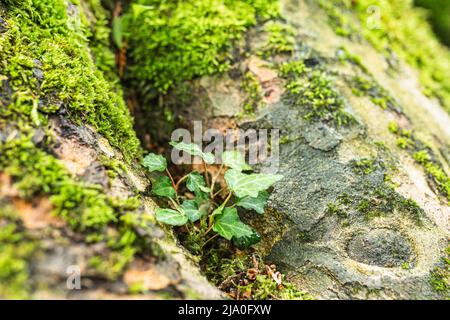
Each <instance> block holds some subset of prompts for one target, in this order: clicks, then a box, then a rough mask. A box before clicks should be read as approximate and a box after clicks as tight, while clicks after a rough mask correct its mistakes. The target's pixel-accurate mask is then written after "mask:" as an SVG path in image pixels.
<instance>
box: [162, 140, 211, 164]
mask: <svg viewBox="0 0 450 320" xmlns="http://www.w3.org/2000/svg"><path fill="white" fill-rule="evenodd" d="M169 143H170V145H171V146H173V147H174V148H176V149H178V150H180V151H184V152H187V153H189V154H190V155H192V156H196V157H200V158H202V159H203V161H205V162H206V163H207V164H212V163H214V161H215V157H214V155H213V154H212V153H210V152H207V153H204V152H203V151H202V149H200V147H199V146H198V145H197V144H195V143H184V142H175V141H170V142H169Z"/></svg>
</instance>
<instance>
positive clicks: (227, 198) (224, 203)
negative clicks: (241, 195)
mask: <svg viewBox="0 0 450 320" xmlns="http://www.w3.org/2000/svg"><path fill="white" fill-rule="evenodd" d="M231 195H232V193H231V191H230V193H228V196H227V197H226V198H225V201H224V202H223V203H222V206H223V207H225V205H226V204H227V202H228V200H230V199H231Z"/></svg>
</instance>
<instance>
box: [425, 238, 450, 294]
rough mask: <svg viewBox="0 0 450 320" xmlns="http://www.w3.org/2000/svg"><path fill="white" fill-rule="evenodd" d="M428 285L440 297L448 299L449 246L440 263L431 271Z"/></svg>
mask: <svg viewBox="0 0 450 320" xmlns="http://www.w3.org/2000/svg"><path fill="white" fill-rule="evenodd" d="M430 285H431V287H432V288H433V289H434V290H435V291H436V292H438V293H439V294H440V295H441V296H442V297H444V298H445V299H450V247H447V249H446V254H445V256H444V257H443V258H442V262H441V265H440V266H438V267H436V268H434V270H433V271H432V272H431V274H430Z"/></svg>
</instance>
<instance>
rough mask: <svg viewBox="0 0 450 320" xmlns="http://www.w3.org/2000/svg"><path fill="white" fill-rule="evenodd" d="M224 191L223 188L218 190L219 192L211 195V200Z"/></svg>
mask: <svg viewBox="0 0 450 320" xmlns="http://www.w3.org/2000/svg"><path fill="white" fill-rule="evenodd" d="M224 189H225V188H220V189H219V191H217V192H216V193H214V194H213V195H212V198H213V199H214V198H215V197H217V195H218V194H219V193H221V192H222V191H223V190H224Z"/></svg>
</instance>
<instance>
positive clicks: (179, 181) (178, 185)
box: [175, 174, 189, 192]
mask: <svg viewBox="0 0 450 320" xmlns="http://www.w3.org/2000/svg"><path fill="white" fill-rule="evenodd" d="M187 177H189V174H187V175H185V176H183V177H181V178H180V180H178V181H177V183H176V184H175V191H176V192H178V188H179V187H180V183H181V182H183V181H184V180H186V178H187Z"/></svg>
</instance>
